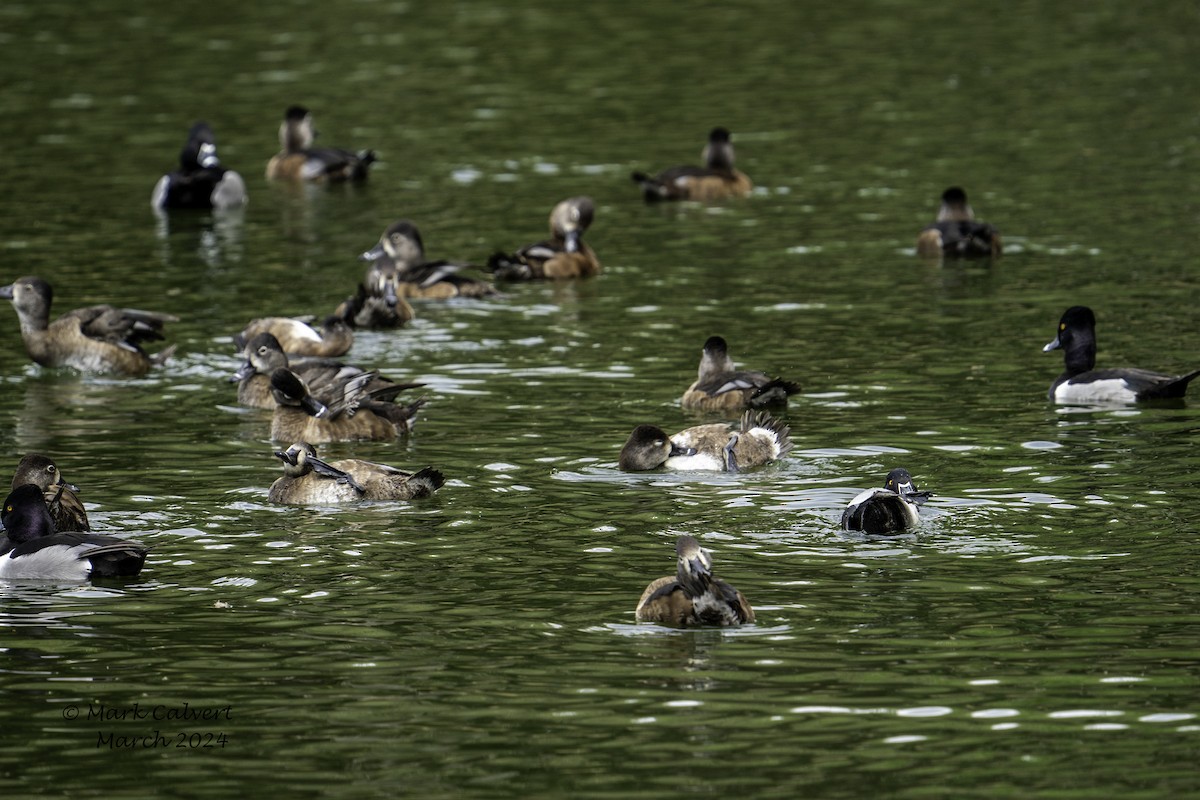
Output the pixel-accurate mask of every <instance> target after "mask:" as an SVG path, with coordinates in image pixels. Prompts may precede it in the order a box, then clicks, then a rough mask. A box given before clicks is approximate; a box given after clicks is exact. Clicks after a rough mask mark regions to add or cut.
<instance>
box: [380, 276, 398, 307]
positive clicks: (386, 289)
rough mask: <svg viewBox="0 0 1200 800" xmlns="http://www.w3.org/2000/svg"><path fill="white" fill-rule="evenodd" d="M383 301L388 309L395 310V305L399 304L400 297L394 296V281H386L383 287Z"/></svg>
mask: <svg viewBox="0 0 1200 800" xmlns="http://www.w3.org/2000/svg"><path fill="white" fill-rule="evenodd" d="M383 299H384V301H385V302H386V303H387V304H388V307H389V308H395V307H396V304H397V303H399V302H400V297H399V296H398V295H397V294H396V282H395V281H388V282H387V283H385V284H384V285H383Z"/></svg>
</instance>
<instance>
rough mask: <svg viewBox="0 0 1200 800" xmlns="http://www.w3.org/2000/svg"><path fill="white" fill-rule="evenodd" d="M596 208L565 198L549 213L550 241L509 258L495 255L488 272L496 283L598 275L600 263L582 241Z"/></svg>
mask: <svg viewBox="0 0 1200 800" xmlns="http://www.w3.org/2000/svg"><path fill="white" fill-rule="evenodd" d="M595 213H596V207H595V205H594V204H593V203H592V198H590V197H583V196H580V197H568V198H567V199H566V200H563V201H562V202H561V203H559V204H558V205H556V206H555V207H554V209H553V210H552V211H551V212H550V238H549V239H547V240H545V241H542V242H538V243H536V244H530V245H526V246H525V247H522V248H521V249H520V250H518V251H517V252H515V253H512V254H511V255H509V254H506V253H502V252H500V253H495V254H493V255H492V257H491V258H489V259H488V263H487V268H488V269H489V270H490V271H491V272H492V274H493V275H495V277H496V280H506V281H528V280H540V279H543V278H549V279H551V280H558V279H565V278H588V277H591V276H592V275H596V274H597V273H599V272H600V260H599V259H598V258H596V254H595V253H594V252H592V248H590V247H588V245H587V243H586V242H584V241H583V238H582V237H583V233H584V231H586V230H587V229H588V227H589V226H590V225H591V224H592V217H593V216H594V215H595Z"/></svg>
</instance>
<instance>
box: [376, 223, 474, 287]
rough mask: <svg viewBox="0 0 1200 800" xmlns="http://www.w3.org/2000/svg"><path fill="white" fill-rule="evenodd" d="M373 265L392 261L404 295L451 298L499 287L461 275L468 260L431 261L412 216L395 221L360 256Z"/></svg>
mask: <svg viewBox="0 0 1200 800" xmlns="http://www.w3.org/2000/svg"><path fill="white" fill-rule="evenodd" d="M359 259H360V260H362V261H369V262H371V264H372V265H375V264H379V265H381V266H386V265H392V266H395V267H396V269H397V270H398V280H399V283H398V287H397V291H398V293H399V294H400V296H401V297H408V298H413V299H421V300H448V299H450V298H452V297H488V296H491V295H494V294H497V292H496V287H495V286H493V285H492V284H490V283H488V282H487V281H481V280H478V279H476V278H472V277H469V276H467V275H460V274H459V272H461V271H462V270H464V269H467V268H468V267H469V266H470V265H469V264H455V263H452V262H450V261H429V260H427V259H426V258H425V245H424V243H423V242H422V241H421V232H420V231H419V230H418V229H417V226H416V225H415V224H414V223H413V222H412V221H410V220H407V219H402V220H397V221H396V222H393V223H392V224H391V225H389V226H388V227H387V229H386V230H384V232H383V235H382V236H380V237H379V243H378V244H376V245H375V246H374V247H372V248H371V249H370V250H368V251H366V252H365V253H363V254H362V255H361V256H359Z"/></svg>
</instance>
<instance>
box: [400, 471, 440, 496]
mask: <svg viewBox="0 0 1200 800" xmlns="http://www.w3.org/2000/svg"><path fill="white" fill-rule="evenodd" d="M408 483H409V485H410V486H412V487H413V489H414V491H413V497H429V495H431V494H433V493H434V492H436V491H437V490H438V489H440V488H442V486H443V485H444V484H445V483H446V476H445V475H443V474H442V473H441V472H439V471H438V470H436V469H434V468H433V467H425V469H422V470H419V471H418V472H416V473H414V474H413V476H412V477H411V478H409V479H408Z"/></svg>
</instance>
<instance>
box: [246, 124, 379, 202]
mask: <svg viewBox="0 0 1200 800" xmlns="http://www.w3.org/2000/svg"><path fill="white" fill-rule="evenodd" d="M316 138H317V132H316V130H315V129H314V128H313V119H312V114H311V113H310V112H309V110H308V109H307V108H304V107H303V106H291V107H290V108H288V110H287V111H286V112H284V115H283V123H282V124H281V125H280V126H279V144H280V147H282V148H283V149H282V150H281V151H280V152H279V153H277V154H276V155H274V156H272V157H271V160H270V161H268V162H267V178H268V179H269V180H288V181H324V182H328V183H338V182H342V181H365V180H366V179H367V171H368V168H369V167H370V166H371V164H372V163H374V161H375V153H374V151H372V150H359V151H358V152H357V153H351V152H350V151H349V150H339V149H338V148H336V147H313V142H314V141H315V140H316Z"/></svg>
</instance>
